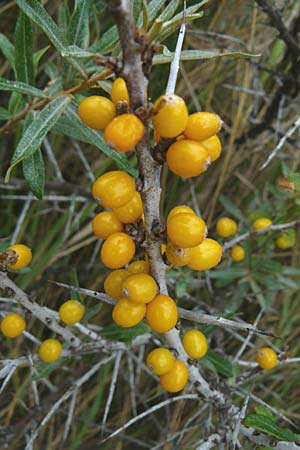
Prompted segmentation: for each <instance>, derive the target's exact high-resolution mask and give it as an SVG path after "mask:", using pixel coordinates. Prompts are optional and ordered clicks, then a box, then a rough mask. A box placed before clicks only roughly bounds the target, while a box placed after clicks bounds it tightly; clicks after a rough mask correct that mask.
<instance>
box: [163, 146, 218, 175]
mask: <svg viewBox="0 0 300 450" xmlns="http://www.w3.org/2000/svg"><path fill="white" fill-rule="evenodd" d="M166 159H167V164H168V167H169V169H170V170H171V172H173V173H174V174H175V175H178V176H179V177H186V178H190V177H197V176H198V175H200V174H201V173H203V172H205V171H206V169H207V168H208V166H209V164H210V156H209V153H208V150H207V149H206V148H205V147H204V146H203V145H201V144H200V142H196V141H192V140H188V139H183V140H181V141H177V142H174V144H172V145H171V146H170V147H169V148H168V150H167V155H166Z"/></svg>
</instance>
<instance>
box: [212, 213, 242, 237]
mask: <svg viewBox="0 0 300 450" xmlns="http://www.w3.org/2000/svg"><path fill="white" fill-rule="evenodd" d="M237 230H238V226H237V223H236V222H235V221H234V220H232V219H229V217H221V218H220V219H219V220H218V221H217V224H216V231H217V234H218V235H219V236H221V237H224V238H227V237H230V236H233V235H234V234H236V232H237Z"/></svg>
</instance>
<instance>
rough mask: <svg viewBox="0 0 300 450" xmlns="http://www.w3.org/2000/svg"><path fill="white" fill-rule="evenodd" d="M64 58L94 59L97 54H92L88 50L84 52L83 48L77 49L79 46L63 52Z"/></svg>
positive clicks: (72, 46) (70, 47)
mask: <svg viewBox="0 0 300 450" xmlns="http://www.w3.org/2000/svg"><path fill="white" fill-rule="evenodd" d="M61 55H62V56H65V57H72V58H94V57H95V53H91V52H89V51H87V50H82V48H79V47H77V45H69V46H68V47H66V48H65V49H64V50H63V51H62V52H61Z"/></svg>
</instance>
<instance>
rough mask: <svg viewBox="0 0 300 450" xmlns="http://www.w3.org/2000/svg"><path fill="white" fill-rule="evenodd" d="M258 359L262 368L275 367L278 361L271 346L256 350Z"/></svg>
mask: <svg viewBox="0 0 300 450" xmlns="http://www.w3.org/2000/svg"><path fill="white" fill-rule="evenodd" d="M256 361H257V363H258V364H259V366H260V367H261V368H262V369H267V370H270V369H273V368H274V367H275V366H276V365H277V362H278V359H277V355H276V353H275V352H274V350H272V349H271V348H270V347H262V348H260V349H259V350H257V352H256Z"/></svg>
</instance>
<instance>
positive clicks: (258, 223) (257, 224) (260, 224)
mask: <svg viewBox="0 0 300 450" xmlns="http://www.w3.org/2000/svg"><path fill="white" fill-rule="evenodd" d="M270 225H272V220H270V219H268V218H267V217H260V218H259V219H256V220H255V221H254V222H253V224H252V228H253V230H255V231H257V230H262V229H263V228H267V227H269V226H270Z"/></svg>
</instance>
